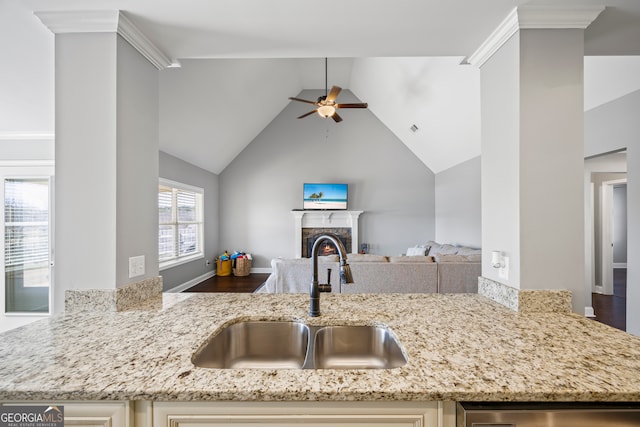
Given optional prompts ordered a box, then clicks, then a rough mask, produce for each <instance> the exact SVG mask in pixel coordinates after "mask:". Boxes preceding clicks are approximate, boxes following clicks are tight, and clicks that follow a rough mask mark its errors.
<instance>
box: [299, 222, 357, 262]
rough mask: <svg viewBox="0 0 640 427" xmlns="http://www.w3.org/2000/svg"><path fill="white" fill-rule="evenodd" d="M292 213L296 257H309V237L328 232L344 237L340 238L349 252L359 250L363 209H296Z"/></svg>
mask: <svg viewBox="0 0 640 427" xmlns="http://www.w3.org/2000/svg"><path fill="white" fill-rule="evenodd" d="M291 213H292V214H293V217H294V221H295V238H294V243H295V251H294V254H295V257H296V258H302V257H303V256H304V257H308V256H309V253H310V251H311V249H310V248H309V249H307V247H308V246H309V243H308V239H310V238H312V237H313V236H316V237H317V236H318V235H319V234H322V233H326V232H330V233H335V234H338V236H339V237H342V238H341V239H340V240H341V241H342V243H343V244H344V245H345V248H346V249H347V251H348V252H350V253H357V252H358V218H359V217H360V214H362V213H363V211H309V210H307V211H305V210H295V211H291ZM347 236H348V237H349V238H347ZM311 245H313V241H311ZM303 247H304V251H303Z"/></svg>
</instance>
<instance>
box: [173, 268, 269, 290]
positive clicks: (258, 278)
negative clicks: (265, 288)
mask: <svg viewBox="0 0 640 427" xmlns="http://www.w3.org/2000/svg"><path fill="white" fill-rule="evenodd" d="M267 277H269V274H268V273H264V274H263V273H252V274H250V275H248V276H213V277H211V278H209V279H207V280H205V281H204V282H200V283H198V284H197V285H195V286H193V287H191V288H189V289H187V290H186V291H184V292H243V293H251V292H253V291H255V290H256V289H258V287H259V286H260V285H262V284H263V283H264V282H265V280H267Z"/></svg>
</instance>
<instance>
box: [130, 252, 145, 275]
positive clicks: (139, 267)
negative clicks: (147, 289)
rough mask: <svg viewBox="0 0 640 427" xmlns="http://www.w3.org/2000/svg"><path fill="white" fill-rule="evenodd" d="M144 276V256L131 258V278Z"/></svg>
mask: <svg viewBox="0 0 640 427" xmlns="http://www.w3.org/2000/svg"><path fill="white" fill-rule="evenodd" d="M138 276H144V255H140V256H133V257H131V258H129V278H130V279H131V278H132V277H138Z"/></svg>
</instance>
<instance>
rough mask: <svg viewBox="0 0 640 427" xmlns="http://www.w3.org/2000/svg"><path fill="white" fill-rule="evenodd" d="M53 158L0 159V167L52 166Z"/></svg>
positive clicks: (53, 164) (53, 163)
mask: <svg viewBox="0 0 640 427" xmlns="http://www.w3.org/2000/svg"><path fill="white" fill-rule="evenodd" d="M55 163H56V162H55V160H0V167H19V168H28V167H42V166H44V167H53V166H55Z"/></svg>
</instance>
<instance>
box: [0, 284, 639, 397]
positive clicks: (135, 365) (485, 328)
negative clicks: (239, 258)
mask: <svg viewBox="0 0 640 427" xmlns="http://www.w3.org/2000/svg"><path fill="white" fill-rule="evenodd" d="M321 298H322V299H321V309H322V313H323V315H322V316H321V317H319V318H309V317H308V315H307V312H308V309H309V299H308V297H307V296H306V295H303V294H279V295H268V294H260V295H256V294H220V293H211V294H204V293H198V294H167V295H164V300H163V301H162V302H160V301H158V303H157V304H156V305H151V306H149V305H147V306H146V307H144V309H139V310H130V311H123V312H118V313H115V312H100V313H97V312H77V313H69V314H65V315H62V316H58V317H55V318H53V319H51V320H45V321H39V322H36V323H34V324H31V325H28V326H25V327H22V328H20V329H17V330H14V331H9V332H7V333H4V334H2V335H0V400H23V399H28V400H54V399H65V400H72V399H73V400H137V399H141V400H160V401H163V400H180V401H207V400H248V401H288V400H331V401H339V400H420V401H435V400H449V401H457V400H482V401H489V400H518V401H530V400H535V401H550V400H563V401H616V400H617V401H620V400H624V401H640V338H637V337H633V336H631V335H628V334H626V333H624V332H621V331H618V330H615V329H612V328H610V327H608V326H604V325H602V324H599V323H597V322H594V321H592V320H588V319H585V318H582V317H580V316H577V315H571V314H568V315H567V314H549V313H546V314H536V313H529V314H518V313H517V312H514V311H511V310H509V309H507V308H505V307H503V306H501V305H499V304H497V303H495V302H492V301H490V300H489V299H486V298H484V297H482V296H479V295H469V294H457V295H439V294H420V295H414V294H398V295H390V294H379V295H328V294H323V295H322V297H321ZM238 319H256V320H257V319H273V320H301V321H303V322H306V323H308V324H318V325H319V324H384V325H387V326H389V327H390V328H391V329H392V330H393V331H394V332H395V333H396V335H397V337H398V338H399V340H400V342H401V343H402V344H403V346H404V349H405V351H406V354H407V356H408V359H409V361H408V363H407V364H406V365H405V366H404V367H402V368H396V369H390V370H257V369H243V370H221V369H205V368H197V367H195V366H193V364H192V363H191V360H190V358H191V355H192V353H193V352H194V350H196V349H197V348H198V346H199V345H200V344H201V343H202V342H203V341H205V340H206V339H207V337H209V336H210V335H211V334H212V333H213V332H214V331H216V330H217V329H219V328H220V327H221V326H223V325H225V324H227V323H230V322H234V321H236V320H238Z"/></svg>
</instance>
